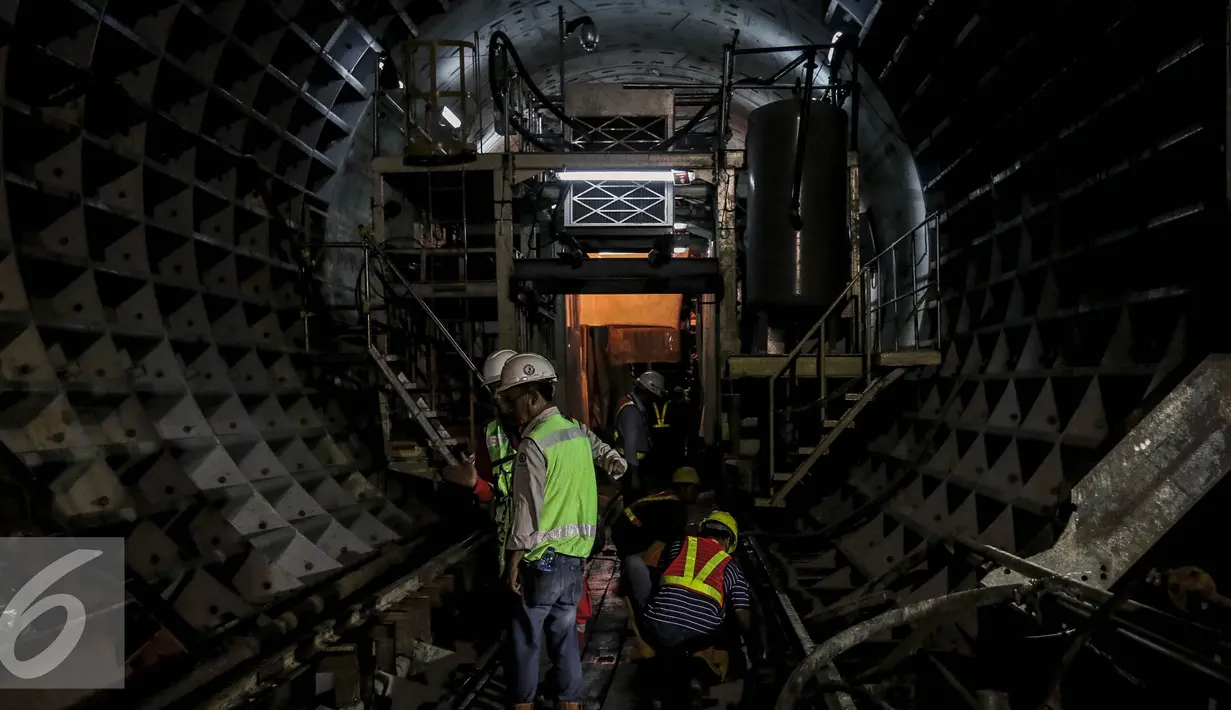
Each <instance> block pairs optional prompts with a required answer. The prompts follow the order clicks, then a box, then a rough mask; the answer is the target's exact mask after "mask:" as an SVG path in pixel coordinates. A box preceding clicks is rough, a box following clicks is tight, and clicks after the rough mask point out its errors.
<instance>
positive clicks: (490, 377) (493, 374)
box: [447, 350, 627, 575]
mask: <svg viewBox="0 0 1231 710" xmlns="http://www.w3.org/2000/svg"><path fill="white" fill-rule="evenodd" d="M516 354H517V353H516V352H514V351H513V350H500V351H498V352H494V353H492V354H491V355H489V356H487V360H486V361H484V363H483V370H482V375H483V379H482V384H483V386H484V387H488V388H491V389H492V390H493V391H494V390H495V388H496V387H497V386H498V385H499V383H500V373H501V371H502V370H503V369H504V365H505V363H506V362H508V361H509V359H510V358H512V357H513V356H515V355H516ZM494 399H495V402H496V416H495V417H493V418H491V419H489V420H488V421H487V422H486V423H484V425H483V439H484V442H485V443H486V446H483V447H480V448H479V449H478V450H477V451H476V452H475V456H474V460H473V461H465V462H462V463H461V464H460V465H459V466H457V467H454V468H452V469H451V470H450V471H449V472H448V474H447V477H448V478H449V479H450V480H452V481H454V482H455V483H458V484H459V485H462V486H465V487H467V488H469V489H470V490H471V492H473V493H474V495H475V497H476V498H478V500H479V501H480V502H482V503H487V502H493V503H494V510H493V517H494V518H495V521H496V536H497V537H496V539H497V541H498V542H499V550H498V552H499V559H498V566H499V573H500V574H501V575H503V574H504V560H505V555H504V542H505V541H506V540H507V539H508V530H509V509H510V506H511V504H512V498H511V497H510V491H511V490H512V488H511V486H512V479H513V461H514V458H515V457H516V455H517V446H518V444H520V443H521V441H520V437H519V436H518V432H517V427H516V426H515V425H514V424H513V421H512V418H511V415H510V412H509V408H508V404H507V401H506V400H505V398H503V397H501V396H500V395H498V394H496V395H495V396H494ZM574 423H576V424H578V426H580V427H581V428H582V430H583V431H584V432H585V433H586V437H587V438H588V439H589V441H590V449H591V454H592V455H593V457H594V461H595V463H596V464H598V466H599V467H600V468H602V469H603V470H604V471H606V472H607V473H608V475H610V476H611V477H612V478H615V479H617V480H618V479H619V478H620V476H622V475H623V474H624V471H625V469H626V468H627V465H626V464H625V463H624V459H623V458H621V457H620V454H619V452H617V451H616V450H615V449H612V448H611V447H610V446H608V445H607V443H606V442H604V441H603V440H602V439H599V438H598V436H597V435H595V434H594V432H592V431H591V430H590V429H589V428H588V427H586V426H584V425H582V424H579V423H577V422H576V421H575V420H574Z"/></svg>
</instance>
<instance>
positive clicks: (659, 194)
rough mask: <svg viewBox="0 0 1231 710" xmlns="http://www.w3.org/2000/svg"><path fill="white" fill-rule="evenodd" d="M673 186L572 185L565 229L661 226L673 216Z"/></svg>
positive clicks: (614, 182)
mask: <svg viewBox="0 0 1231 710" xmlns="http://www.w3.org/2000/svg"><path fill="white" fill-rule="evenodd" d="M672 188H673V186H672V184H671V183H669V182H644V181H625V180H603V181H600V182H583V181H579V182H574V183H572V186H571V188H570V189H571V190H572V194H571V195H570V197H569V200H568V202H567V203H566V210H565V226H566V227H663V226H670V225H671V223H672V219H673V217H674V210H673V209H672V208H673V207H674V204H673V203H672Z"/></svg>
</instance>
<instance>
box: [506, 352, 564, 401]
mask: <svg viewBox="0 0 1231 710" xmlns="http://www.w3.org/2000/svg"><path fill="white" fill-rule="evenodd" d="M543 381H548V382H555V381H556V368H554V367H552V366H551V362H550V361H548V360H547V358H545V357H543V356H542V355H535V354H534V353H522V354H520V355H514V356H513V357H511V358H509V359H508V360H507V361H506V362H505V363H504V369H502V370H501V371H500V386H499V387H497V388H496V391H497V392H504V391H506V390H508V389H509V388H512V387H516V386H518V385H524V384H526V383H527V382H543Z"/></svg>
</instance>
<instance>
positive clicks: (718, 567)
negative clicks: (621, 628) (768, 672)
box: [623, 511, 762, 658]
mask: <svg viewBox="0 0 1231 710" xmlns="http://www.w3.org/2000/svg"><path fill="white" fill-rule="evenodd" d="M738 539H739V526H738V525H737V524H736V522H735V518H734V517H733V516H732V515H731V514H730V513H726V512H723V511H715V512H713V513H710V514H709V515H707V516H706V517H705V518H704V519H703V520H702V521H701V524H700V526H699V527H698V532H697V534H696V535H686V536H683V537H680V538H677V539H676V540H675V541H673V542H672V543H671V544H670V545H668V546H667V549H666V551H665V552H664V553H663V555H662V557H661V558H660V562H659V564H658V571H660V572H661V575H662V576H661V578H660V580H659V581H658V582H657V583H655V582H654V581H653V577H652V576H651V571H650V569H649V567H648V566H647V565H646V563H645V562H644V561H643V560H642V559H641V557H640V556H638V555H630V556H628V557H626V558H624V564H623V574H624V585H625V586H624V589H625V592H626V593H627V594H628V596H629V601H630V602H631V603H632V606H633V613H634V615H635V620H636V623H637V627H638V629H639V630H640V632H641V634H642V638H643V639H644V640H645V641H646V642H647V643H649V644H650V646H651V647H653V648H654V650H655V651H657V652H660V653H661V652H664V651H678V652H685V653H691V652H694V651H698V650H701V649H703V648H706V647H708V646H711V645H714V644H715V642H716V641H718V640H720V638H721V637H722V636H723V635H724V626H725V625H726V621H727V619H728V618H729V617H730V615H732V614H734V616H735V619H736V621H737V622H738V624H739V628H740V630H741V632H742V635H743V637H744V641H745V643H747V644H748V646H749V649H748V651H749V656H750V657H751V658H759V657H760V653H761V646H762V644H761V643H760V639H759V638H758V637H757V636H756V635H755V634H753V633H751V632H752V631H753V625H752V612H751V600H750V593H749V589H748V581H747V579H746V578H745V577H744V573H743V571H742V570H741V569H740V566H739V562H738V561H737V560H736V559H735V558H734V557H733V556H732V555H733V553H734V552H735V546H736V542H737V541H738Z"/></svg>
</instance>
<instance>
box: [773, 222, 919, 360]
mask: <svg viewBox="0 0 1231 710" xmlns="http://www.w3.org/2000/svg"><path fill="white" fill-rule="evenodd" d="M939 216H940V212H939V211H937V212H933V213H932V214H930V215H928V216H927V217H924V218H923V219H922V220H921V221H920V222H919V223H918V224H916V225H915V226H913V227H911V228H910V229H909V230H907V231H906V232H905V233H904V234H902V236H900V237H898V238H897V239H895V240H894V241H893V243H892V244H890V245H889V246H887V247H885V248H884V249H881V250H880V251H879V252H877V254H876V256H874V257H872V258H871V259H868V261H867V262H866V263H864V265H863V267H862V268H861V269H859V272H858V273H856V274H855V278H853V279H851V280H850V281H849V282H848V283H847V284H846V287H845V288H843V289H842V292H841V293H839V294H838V296H837V297H836V298H835V299H834V301H833V303H831V304H829V308H827V309H825V313H824V315H822V316H821V317H820V318H818V319H817V321H816V322H815V323H813V324H812V327H811V328H809V329H808V332H807V333H806V334H804V337H802V338H800V340H799V342H798V343H797V344H796V345H795V347H794V348H793V349H792V350H791V352H790V353H789V354H788V355H787V357H786V360H785V361H784V362H783V363H782V366H781V367H779V368H778V371H777V372H775V373H774V374H773V376H771V377H770V378H769V379H770V382H771V384H772V383H773V381H774V380H776V379H778V378H779V377H781V376H782V373H783V372H786V370H787V368H788V367H790V366H791V363H793V362H794V361H795V360H796V359H797V358H798V357H799V356H800V354H802V352H803V349H804V345H806V344H807V343H808V341H809V340H811V339H812V336H813V335H815V334H816V332H817V330H819V329H820V328H821V326H823V325H824V324H825V321H827V320H829V317H830V316H831V315H833V312H834V309H835V308H837V307H838V306H839V305H841V304H842V303H843V302H844V301H845V300H846V298H847V296H848V295H849V294H850V291H851V289H852V288H854V287H855V284H857V283H859V282H860V281H862V280H863V277H864V276H865V275H867V272H869V271H870V270H871V268H872V266H873V265H874V264H876V263H878V262H879V261H880V258H881V257H882V256H885V255H886V254H888V253H889V252H890V251H892V250H893V249H895V248H897V246H898V245H899V244H901V243H902V242H904V241H906V238H907V237H910V236H912V235H913V234H914V233H915V232H917V231H919V228H920V227H923V226H925V225H926V224H928V223H929V222H932V221H934V220H936V219H937V218H938V217H939ZM818 347H823V344H818Z"/></svg>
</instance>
